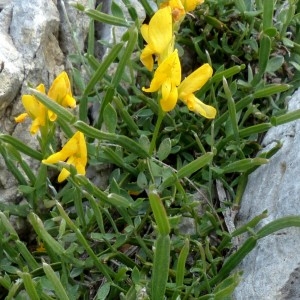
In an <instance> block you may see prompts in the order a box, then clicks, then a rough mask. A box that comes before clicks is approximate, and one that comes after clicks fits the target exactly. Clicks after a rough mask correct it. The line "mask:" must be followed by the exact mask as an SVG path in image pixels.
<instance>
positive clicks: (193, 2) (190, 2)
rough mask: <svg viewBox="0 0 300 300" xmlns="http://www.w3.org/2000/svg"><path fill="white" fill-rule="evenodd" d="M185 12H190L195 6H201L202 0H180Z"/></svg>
mask: <svg viewBox="0 0 300 300" xmlns="http://www.w3.org/2000/svg"><path fill="white" fill-rule="evenodd" d="M181 2H182V5H183V6H184V9H185V11H186V12H189V11H192V10H194V9H195V8H196V6H198V5H200V4H202V3H203V2H204V0H181Z"/></svg>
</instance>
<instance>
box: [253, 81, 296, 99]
mask: <svg viewBox="0 0 300 300" xmlns="http://www.w3.org/2000/svg"><path fill="white" fill-rule="evenodd" d="M291 87H292V86H291V85H289V84H276V83H274V84H267V85H266V86H264V87H263V88H260V89H259V90H257V91H255V92H254V95H253V96H254V98H255V99H258V98H264V97H269V96H272V95H274V94H277V93H282V92H285V91H287V90H288V89H290V88H291Z"/></svg>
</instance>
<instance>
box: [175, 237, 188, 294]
mask: <svg viewBox="0 0 300 300" xmlns="http://www.w3.org/2000/svg"><path fill="white" fill-rule="evenodd" d="M189 250H190V243H189V239H185V241H184V245H183V247H182V249H181V251H180V253H179V256H178V261H177V269H176V286H177V288H178V289H181V288H182V286H183V279H184V275H185V263H186V259H187V257H188V254H189Z"/></svg>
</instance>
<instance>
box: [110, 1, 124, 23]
mask: <svg viewBox="0 0 300 300" xmlns="http://www.w3.org/2000/svg"><path fill="white" fill-rule="evenodd" d="M111 13H112V15H113V16H115V17H117V18H119V19H123V20H125V17H124V14H123V10H122V9H121V7H120V6H119V5H118V4H116V2H115V1H113V2H112V3H111Z"/></svg>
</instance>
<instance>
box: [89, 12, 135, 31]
mask: <svg viewBox="0 0 300 300" xmlns="http://www.w3.org/2000/svg"><path fill="white" fill-rule="evenodd" d="M84 13H85V14H86V15H87V16H89V17H90V18H92V19H94V20H96V21H98V22H101V23H106V24H110V25H116V26H123V27H130V25H129V24H128V23H127V22H126V20H125V19H123V18H119V17H115V16H112V15H108V14H105V13H103V12H100V11H98V10H96V9H85V10H84Z"/></svg>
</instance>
